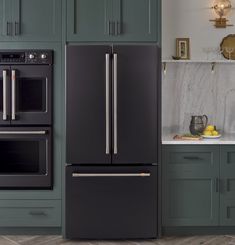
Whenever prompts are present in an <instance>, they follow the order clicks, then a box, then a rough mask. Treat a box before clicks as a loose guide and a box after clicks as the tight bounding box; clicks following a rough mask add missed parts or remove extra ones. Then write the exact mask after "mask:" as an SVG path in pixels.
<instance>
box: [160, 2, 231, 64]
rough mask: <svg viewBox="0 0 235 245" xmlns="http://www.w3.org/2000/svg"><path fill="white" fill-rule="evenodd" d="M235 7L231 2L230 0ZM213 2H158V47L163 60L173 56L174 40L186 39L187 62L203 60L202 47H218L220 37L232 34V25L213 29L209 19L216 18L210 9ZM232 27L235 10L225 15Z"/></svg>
mask: <svg viewBox="0 0 235 245" xmlns="http://www.w3.org/2000/svg"><path fill="white" fill-rule="evenodd" d="M231 2H232V5H233V7H235V0H231ZM212 4H213V0H163V1H162V47H163V59H169V58H171V56H172V55H175V39H176V38H179V37H189V38H190V40H191V59H194V60H197V59H206V56H207V55H206V53H205V52H203V50H202V49H203V48H207V47H210V48H214V47H219V44H220V42H221V41H222V39H223V37H225V36H227V35H228V34H231V33H235V26H233V27H227V28H225V29H217V28H215V27H214V26H213V25H214V23H213V22H209V20H210V19H214V18H215V17H216V16H217V15H216V14H215V13H214V12H213V10H212V9H210V7H211V6H212ZM229 20H230V23H233V24H235V9H233V10H232V12H231V13H230V16H229Z"/></svg>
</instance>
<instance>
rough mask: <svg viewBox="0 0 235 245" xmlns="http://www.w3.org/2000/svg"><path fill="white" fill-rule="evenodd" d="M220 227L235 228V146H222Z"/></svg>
mask: <svg viewBox="0 0 235 245" xmlns="http://www.w3.org/2000/svg"><path fill="white" fill-rule="evenodd" d="M220 179H221V190H220V225H223V226H235V146H232V145H230V146H228V145H225V146H221V157H220Z"/></svg>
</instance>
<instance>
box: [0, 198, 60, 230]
mask: <svg viewBox="0 0 235 245" xmlns="http://www.w3.org/2000/svg"><path fill="white" fill-rule="evenodd" d="M60 226H61V200H0V228H1V227H60Z"/></svg>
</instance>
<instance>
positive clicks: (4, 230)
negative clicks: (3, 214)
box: [0, 227, 61, 235]
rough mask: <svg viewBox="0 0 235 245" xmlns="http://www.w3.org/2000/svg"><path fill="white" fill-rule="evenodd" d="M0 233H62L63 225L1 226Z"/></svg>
mask: <svg viewBox="0 0 235 245" xmlns="http://www.w3.org/2000/svg"><path fill="white" fill-rule="evenodd" d="M0 235H61V227H0Z"/></svg>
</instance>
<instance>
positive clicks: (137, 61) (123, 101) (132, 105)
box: [112, 45, 160, 164]
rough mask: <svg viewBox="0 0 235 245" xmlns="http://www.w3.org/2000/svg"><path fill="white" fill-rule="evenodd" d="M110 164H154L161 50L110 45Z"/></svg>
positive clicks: (141, 46) (153, 47) (139, 46)
mask: <svg viewBox="0 0 235 245" xmlns="http://www.w3.org/2000/svg"><path fill="white" fill-rule="evenodd" d="M113 50H114V51H113V52H114V55H113V56H114V63H113V64H114V65H113V67H114V69H113V70H114V74H113V76H114V79H113V95H114V96H113V135H114V136H113V148H114V155H113V159H112V160H113V163H115V164H150V163H157V149H158V144H157V142H158V141H157V139H158V135H157V126H158V123H159V120H160V118H159V117H158V109H157V107H158V102H159V99H160V98H158V88H159V85H160V80H159V76H158V74H159V71H158V68H159V66H160V49H159V48H158V47H157V46H156V45H154V46H152V45H149V46H143V45H136V46H135V45H134V46H133V45H120V46H114V47H113Z"/></svg>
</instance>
